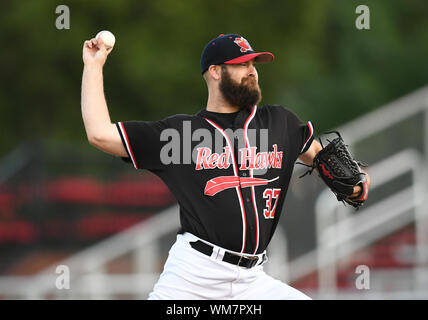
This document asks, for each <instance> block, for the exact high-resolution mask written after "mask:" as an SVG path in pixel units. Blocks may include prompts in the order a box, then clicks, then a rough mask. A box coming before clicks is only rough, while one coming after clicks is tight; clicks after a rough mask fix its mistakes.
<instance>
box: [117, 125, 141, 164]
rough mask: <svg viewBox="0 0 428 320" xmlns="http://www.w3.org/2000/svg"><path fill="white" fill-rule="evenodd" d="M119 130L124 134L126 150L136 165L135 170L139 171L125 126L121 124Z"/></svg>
mask: <svg viewBox="0 0 428 320" xmlns="http://www.w3.org/2000/svg"><path fill="white" fill-rule="evenodd" d="M119 128H120V132H121V133H122V137H123V141H125V145H126V149H127V150H128V154H129V156H130V157H131V160H132V164H133V165H134V167H135V169H138V166H137V161H136V160H135V156H134V152H132V149H131V143H130V142H129V139H128V135H127V134H126V130H125V127H124V126H123V123H122V122H119Z"/></svg>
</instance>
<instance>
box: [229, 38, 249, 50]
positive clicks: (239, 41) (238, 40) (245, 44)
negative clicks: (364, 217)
mask: <svg viewBox="0 0 428 320" xmlns="http://www.w3.org/2000/svg"><path fill="white" fill-rule="evenodd" d="M233 42H235V43H236V44H237V45H238V46H240V47H241V52H247V51H254V50H253V48H251V46H250V44H249V43H248V41H247V40H246V39H244V38H243V37H240V38H235V41H233Z"/></svg>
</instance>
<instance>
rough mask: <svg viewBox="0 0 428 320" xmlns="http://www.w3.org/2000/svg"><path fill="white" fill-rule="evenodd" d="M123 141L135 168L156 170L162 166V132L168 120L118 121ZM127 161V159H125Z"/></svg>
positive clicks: (117, 124)
mask: <svg viewBox="0 0 428 320" xmlns="http://www.w3.org/2000/svg"><path fill="white" fill-rule="evenodd" d="M116 127H117V129H118V131H119V134H120V137H121V139H122V143H123V145H124V147H125V149H126V152H127V153H128V157H129V159H130V160H131V162H132V164H133V165H134V167H135V169H148V170H155V169H161V168H162V166H163V165H162V162H161V160H160V151H161V148H162V143H161V139H160V136H161V133H162V130H164V129H166V128H167V127H168V126H167V122H166V121H165V120H161V121H152V122H151V121H123V122H117V123H116ZM123 160H125V161H126V159H123Z"/></svg>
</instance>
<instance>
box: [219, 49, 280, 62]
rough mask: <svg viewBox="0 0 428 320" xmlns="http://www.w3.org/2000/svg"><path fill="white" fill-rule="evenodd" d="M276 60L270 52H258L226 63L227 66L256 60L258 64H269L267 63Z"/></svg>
mask: <svg viewBox="0 0 428 320" xmlns="http://www.w3.org/2000/svg"><path fill="white" fill-rule="evenodd" d="M274 58H275V57H274V55H273V54H272V53H270V52H256V53H249V54H246V55H243V56H240V57H238V58H235V59H232V60H229V61H226V62H224V63H226V64H235V63H243V62H247V61H250V60H253V59H255V61H256V62H257V63H267V62H272V61H273V59H274Z"/></svg>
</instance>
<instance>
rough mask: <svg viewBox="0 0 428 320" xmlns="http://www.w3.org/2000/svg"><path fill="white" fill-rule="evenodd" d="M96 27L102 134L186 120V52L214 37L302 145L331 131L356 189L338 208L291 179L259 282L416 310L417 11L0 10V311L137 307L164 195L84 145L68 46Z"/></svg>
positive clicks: (189, 100) (157, 4) (168, 228)
mask: <svg viewBox="0 0 428 320" xmlns="http://www.w3.org/2000/svg"><path fill="white" fill-rule="evenodd" d="M361 4H364V5H366V6H368V8H369V10H370V21H369V23H370V24H369V25H370V29H368V30H359V29H357V27H356V20H357V18H358V17H359V15H360V14H357V13H356V8H357V7H358V5H361ZM60 5H65V6H67V8H68V9H69V13H70V15H69V17H70V23H69V29H58V28H57V26H58V25H57V24H56V22H57V19H58V17H59V16H60V15H61V14H62V13H63V12H60V13H56V9H57V7H58V6H60ZM100 30H110V31H112V32H113V33H114V34H115V36H116V45H115V48H114V50H113V52H112V53H111V54H110V55H109V58H108V60H107V63H106V65H105V68H104V79H105V94H106V99H107V102H108V105H109V109H110V115H111V118H112V121H114V122H116V121H122V120H156V119H162V118H164V117H167V116H169V115H172V114H176V113H188V114H194V113H196V112H198V111H199V110H201V109H203V108H204V107H205V104H206V99H207V90H206V87H205V83H204V81H203V79H202V77H201V75H200V70H199V59H200V54H201V51H202V49H203V47H204V46H205V44H206V43H207V42H208V41H209V40H211V39H212V38H214V37H216V36H217V35H219V34H220V33H240V34H242V35H243V36H244V37H246V38H247V39H248V40H249V41H250V43H251V44H252V46H253V48H254V49H255V50H259V51H270V52H273V53H274V54H275V57H276V59H275V61H274V62H273V63H271V64H266V65H259V66H258V72H259V78H260V85H261V88H262V92H263V101H262V104H265V103H271V104H281V105H283V106H285V107H287V108H289V109H291V110H293V111H294V112H296V113H297V114H298V115H299V117H300V118H301V119H302V120H304V121H307V120H311V121H313V123H314V125H315V130H316V131H315V134H316V135H317V136H319V135H321V134H322V133H323V132H325V131H326V130H332V129H338V130H340V132H341V133H342V136H343V137H344V139H345V141H346V142H347V143H348V144H349V145H350V148H351V150H352V152H353V154H354V155H355V156H356V158H357V159H359V160H362V161H364V162H367V163H368V164H369V167H368V168H367V171H368V172H369V173H370V175H371V177H372V189H371V192H370V194H369V199H368V201H367V204H366V205H365V206H364V207H363V209H361V210H360V211H358V212H357V213H355V211H354V210H352V209H350V208H347V207H344V206H343V205H342V204H340V203H338V202H337V201H336V199H335V198H334V196H333V195H332V194H331V192H330V191H328V190H326V188H325V186H324V185H323V183H322V182H321V181H320V180H319V179H318V178H317V177H315V175H312V176H308V177H305V179H299V178H298V176H300V175H301V174H302V173H303V172H304V169H302V168H301V167H299V166H296V168H295V171H294V175H293V179H292V182H291V183H292V185H291V187H290V189H289V193H288V195H287V199H286V203H285V206H284V212H282V217H281V221H280V224H279V226H278V231H277V233H276V234H275V237H274V239H273V240H272V243H271V245H270V248H269V255H270V261H269V262H268V263H267V265H266V270H267V272H268V273H269V274H271V275H273V276H275V277H277V278H279V279H281V280H283V281H286V282H287V283H288V284H290V285H292V286H294V287H296V288H297V289H299V290H302V291H303V292H305V293H306V294H308V295H310V296H311V297H313V298H314V299H428V223H427V220H428V218H427V215H428V208H427V204H426V203H425V202H426V201H424V200H425V199H426V198H427V195H428V178H427V169H426V168H427V164H428V111H427V109H428V86H427V84H428V65H427V53H428V32H427V31H428V11H427V7H426V3H425V1H423V0H408V1H404V0H400V1H388V0H376V1H365V2H364V1H363V2H361V1H340V0H317V1H309V0H301V1H285V0H282V1H275V0H270V1H265V0H245V1H244V0H228V1H224V0H218V1H199V0H185V1H175V0H156V1H155V0H153V1H148V0H144V1H141V0H138V1H137V0H133V1H113V0H110V1H106V0H104V1H91V2H88V1H62V2H60V1H48V0H43V1H11V0H6V1H2V2H1V4H0V37H1V39H2V48H1V51H0V56H1V60H0V65H1V67H0V72H1V79H2V81H1V83H2V85H1V86H0V124H1V126H0V128H1V138H0V298H3V299H30V298H31V299H145V298H146V297H147V294H148V292H149V291H150V290H151V289H152V287H153V284H154V283H155V281H156V280H157V278H158V277H159V273H160V272H161V271H162V267H163V264H164V262H165V259H166V257H167V254H168V250H169V248H170V246H171V245H172V244H173V242H174V240H175V234H176V232H177V231H178V228H179V225H178V207H177V204H176V200H175V198H174V196H173V195H172V194H171V193H170V192H169V191H168V189H167V188H166V187H165V185H164V184H163V182H162V181H161V180H160V179H158V178H157V177H156V176H154V175H152V174H151V173H149V172H147V171H136V170H134V169H133V167H132V166H131V165H129V164H126V163H124V162H122V161H121V160H120V159H118V158H115V157H112V156H110V155H107V154H104V153H102V152H101V151H99V150H97V149H95V148H93V147H91V146H90V145H89V143H88V142H87V138H86V134H85V131H84V127H83V122H82V118H81V112H80V86H81V75H82V69H83V63H82V58H81V56H82V51H81V50H82V45H83V42H84V41H85V40H87V39H90V38H92V37H94V36H95V35H96V34H97V32H98V31H100ZM60 265H65V266H67V267H68V269H69V276H70V283H69V288H66V287H67V286H66V287H65V288H64V286H63V287H62V289H61V288H60V289H59V288H58V279H60V280H61V279H63V278H59V277H62V276H66V274H63V273H61V272H60V271H58V269H57V267H58V266H60ZM59 287H61V286H59Z"/></svg>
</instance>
